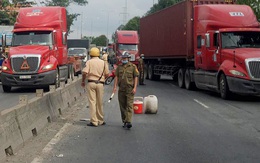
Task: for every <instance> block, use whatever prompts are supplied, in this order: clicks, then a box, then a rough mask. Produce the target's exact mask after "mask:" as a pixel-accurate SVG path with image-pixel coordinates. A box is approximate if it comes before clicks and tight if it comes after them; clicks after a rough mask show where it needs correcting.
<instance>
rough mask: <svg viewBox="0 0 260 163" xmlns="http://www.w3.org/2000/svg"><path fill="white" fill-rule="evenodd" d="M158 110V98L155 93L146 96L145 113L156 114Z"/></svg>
mask: <svg viewBox="0 0 260 163" xmlns="http://www.w3.org/2000/svg"><path fill="white" fill-rule="evenodd" d="M157 112H158V99H157V97H156V96H155V95H149V96H147V97H145V98H144V113H145V114H156V113H157Z"/></svg>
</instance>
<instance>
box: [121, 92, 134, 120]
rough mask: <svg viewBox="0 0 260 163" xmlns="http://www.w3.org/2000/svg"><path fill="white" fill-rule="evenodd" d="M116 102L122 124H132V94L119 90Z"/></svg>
mask: <svg viewBox="0 0 260 163" xmlns="http://www.w3.org/2000/svg"><path fill="white" fill-rule="evenodd" d="M118 101H119V107H120V111H121V118H122V122H123V123H125V122H132V116H133V103H134V94H133V93H127V92H125V91H120V90H119V91H118Z"/></svg>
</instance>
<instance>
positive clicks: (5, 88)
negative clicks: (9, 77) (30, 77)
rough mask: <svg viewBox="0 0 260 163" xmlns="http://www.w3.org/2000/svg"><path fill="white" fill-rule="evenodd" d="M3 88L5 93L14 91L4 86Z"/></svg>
mask: <svg viewBox="0 0 260 163" xmlns="http://www.w3.org/2000/svg"><path fill="white" fill-rule="evenodd" d="M2 88H3V90H4V92H11V89H12V87H11V86H7V85H2Z"/></svg>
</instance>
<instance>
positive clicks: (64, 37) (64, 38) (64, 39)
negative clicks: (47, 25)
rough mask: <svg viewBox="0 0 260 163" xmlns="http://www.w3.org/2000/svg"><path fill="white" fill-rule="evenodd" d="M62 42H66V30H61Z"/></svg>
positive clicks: (64, 43)
mask: <svg viewBox="0 0 260 163" xmlns="http://www.w3.org/2000/svg"><path fill="white" fill-rule="evenodd" d="M62 44H63V45H66V44H67V32H62Z"/></svg>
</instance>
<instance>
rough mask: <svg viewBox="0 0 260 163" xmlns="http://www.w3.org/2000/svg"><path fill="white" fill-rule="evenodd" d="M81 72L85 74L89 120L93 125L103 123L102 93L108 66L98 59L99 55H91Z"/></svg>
mask: <svg viewBox="0 0 260 163" xmlns="http://www.w3.org/2000/svg"><path fill="white" fill-rule="evenodd" d="M103 71H104V72H103ZM82 72H83V73H86V74H87V81H88V83H87V95H88V101H89V108H90V117H91V118H90V122H91V123H93V124H94V125H95V126H97V125H101V124H103V123H104V112H103V95H104V81H105V76H106V75H108V74H109V70H108V67H107V66H106V64H105V63H104V61H103V60H101V59H99V57H92V58H91V59H90V60H88V61H87V62H86V67H85V68H84V69H83V70H82ZM102 73H103V74H102ZM101 75H102V77H101ZM100 77H101V78H100ZM99 78H100V82H99V83H98V82H97V81H98V80H99Z"/></svg>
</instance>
